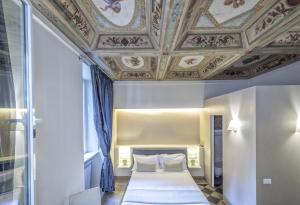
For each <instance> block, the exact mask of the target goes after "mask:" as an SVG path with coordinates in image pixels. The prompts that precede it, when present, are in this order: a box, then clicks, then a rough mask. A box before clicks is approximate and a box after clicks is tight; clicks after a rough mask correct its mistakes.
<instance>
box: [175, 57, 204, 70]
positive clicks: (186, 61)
mask: <svg viewBox="0 0 300 205" xmlns="http://www.w3.org/2000/svg"><path fill="white" fill-rule="evenodd" d="M203 59H204V56H185V57H182V58H181V60H180V61H179V64H178V66H179V67H181V68H191V67H194V66H197V65H199V64H200V63H201V61H202V60H203Z"/></svg>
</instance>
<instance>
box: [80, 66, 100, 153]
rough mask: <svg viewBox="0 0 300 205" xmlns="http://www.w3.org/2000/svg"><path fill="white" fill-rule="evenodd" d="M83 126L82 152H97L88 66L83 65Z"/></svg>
mask: <svg viewBox="0 0 300 205" xmlns="http://www.w3.org/2000/svg"><path fill="white" fill-rule="evenodd" d="M83 98H84V99H83V106H84V108H83V111H84V113H83V116H84V118H83V126H84V129H83V130H84V152H85V153H87V152H97V151H98V138H97V133H96V129H95V124H94V105H93V87H92V81H91V72H90V68H89V66H87V65H86V64H83Z"/></svg>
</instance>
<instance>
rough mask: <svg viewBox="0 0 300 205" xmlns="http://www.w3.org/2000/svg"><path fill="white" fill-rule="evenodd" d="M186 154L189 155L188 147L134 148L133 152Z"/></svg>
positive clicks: (140, 153) (144, 153)
mask: <svg viewBox="0 0 300 205" xmlns="http://www.w3.org/2000/svg"><path fill="white" fill-rule="evenodd" d="M178 153H181V154H184V155H185V156H187V149H186V148H168V147H166V148H164V147H162V148H132V154H139V155H154V154H178Z"/></svg>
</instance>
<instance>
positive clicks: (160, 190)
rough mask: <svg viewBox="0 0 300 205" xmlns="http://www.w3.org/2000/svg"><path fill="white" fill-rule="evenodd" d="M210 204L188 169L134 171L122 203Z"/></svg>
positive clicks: (130, 204) (133, 204)
mask: <svg viewBox="0 0 300 205" xmlns="http://www.w3.org/2000/svg"><path fill="white" fill-rule="evenodd" d="M166 204H168V205H171V204H174V205H175V204H180V205H189V204H193V205H204V204H205V205H208V204H209V203H208V201H207V199H206V198H205V196H204V194H203V193H202V192H201V190H200V189H199V187H198V186H197V184H196V183H195V181H194V179H193V178H192V176H191V175H190V173H189V172H188V171H184V172H133V173H132V176H131V179H130V181H129V184H128V186H127V190H126V192H125V195H124V197H123V201H122V205H166Z"/></svg>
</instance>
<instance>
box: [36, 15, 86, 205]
mask: <svg viewBox="0 0 300 205" xmlns="http://www.w3.org/2000/svg"><path fill="white" fill-rule="evenodd" d="M81 69H82V64H81V62H79V60H78V56H77V55H76V54H74V53H73V52H71V51H70V50H69V49H68V48H67V47H66V46H65V45H64V44H62V43H61V42H60V41H58V40H57V39H56V38H55V37H54V36H53V35H52V34H50V33H49V32H48V31H47V30H45V28H43V27H42V26H41V25H39V24H38V23H37V22H35V21H33V87H34V88H33V93H34V97H33V98H34V108H35V112H36V113H35V114H36V116H37V117H38V118H41V119H42V123H41V124H38V126H37V138H36V140H35V146H36V172H37V180H36V204H37V205H62V204H63V201H64V200H65V199H66V198H67V197H68V196H69V195H70V194H73V193H76V192H79V191H82V190H83V189H84V163H83V140H82V133H83V131H82V112H83V111H82V70H81Z"/></svg>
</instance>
